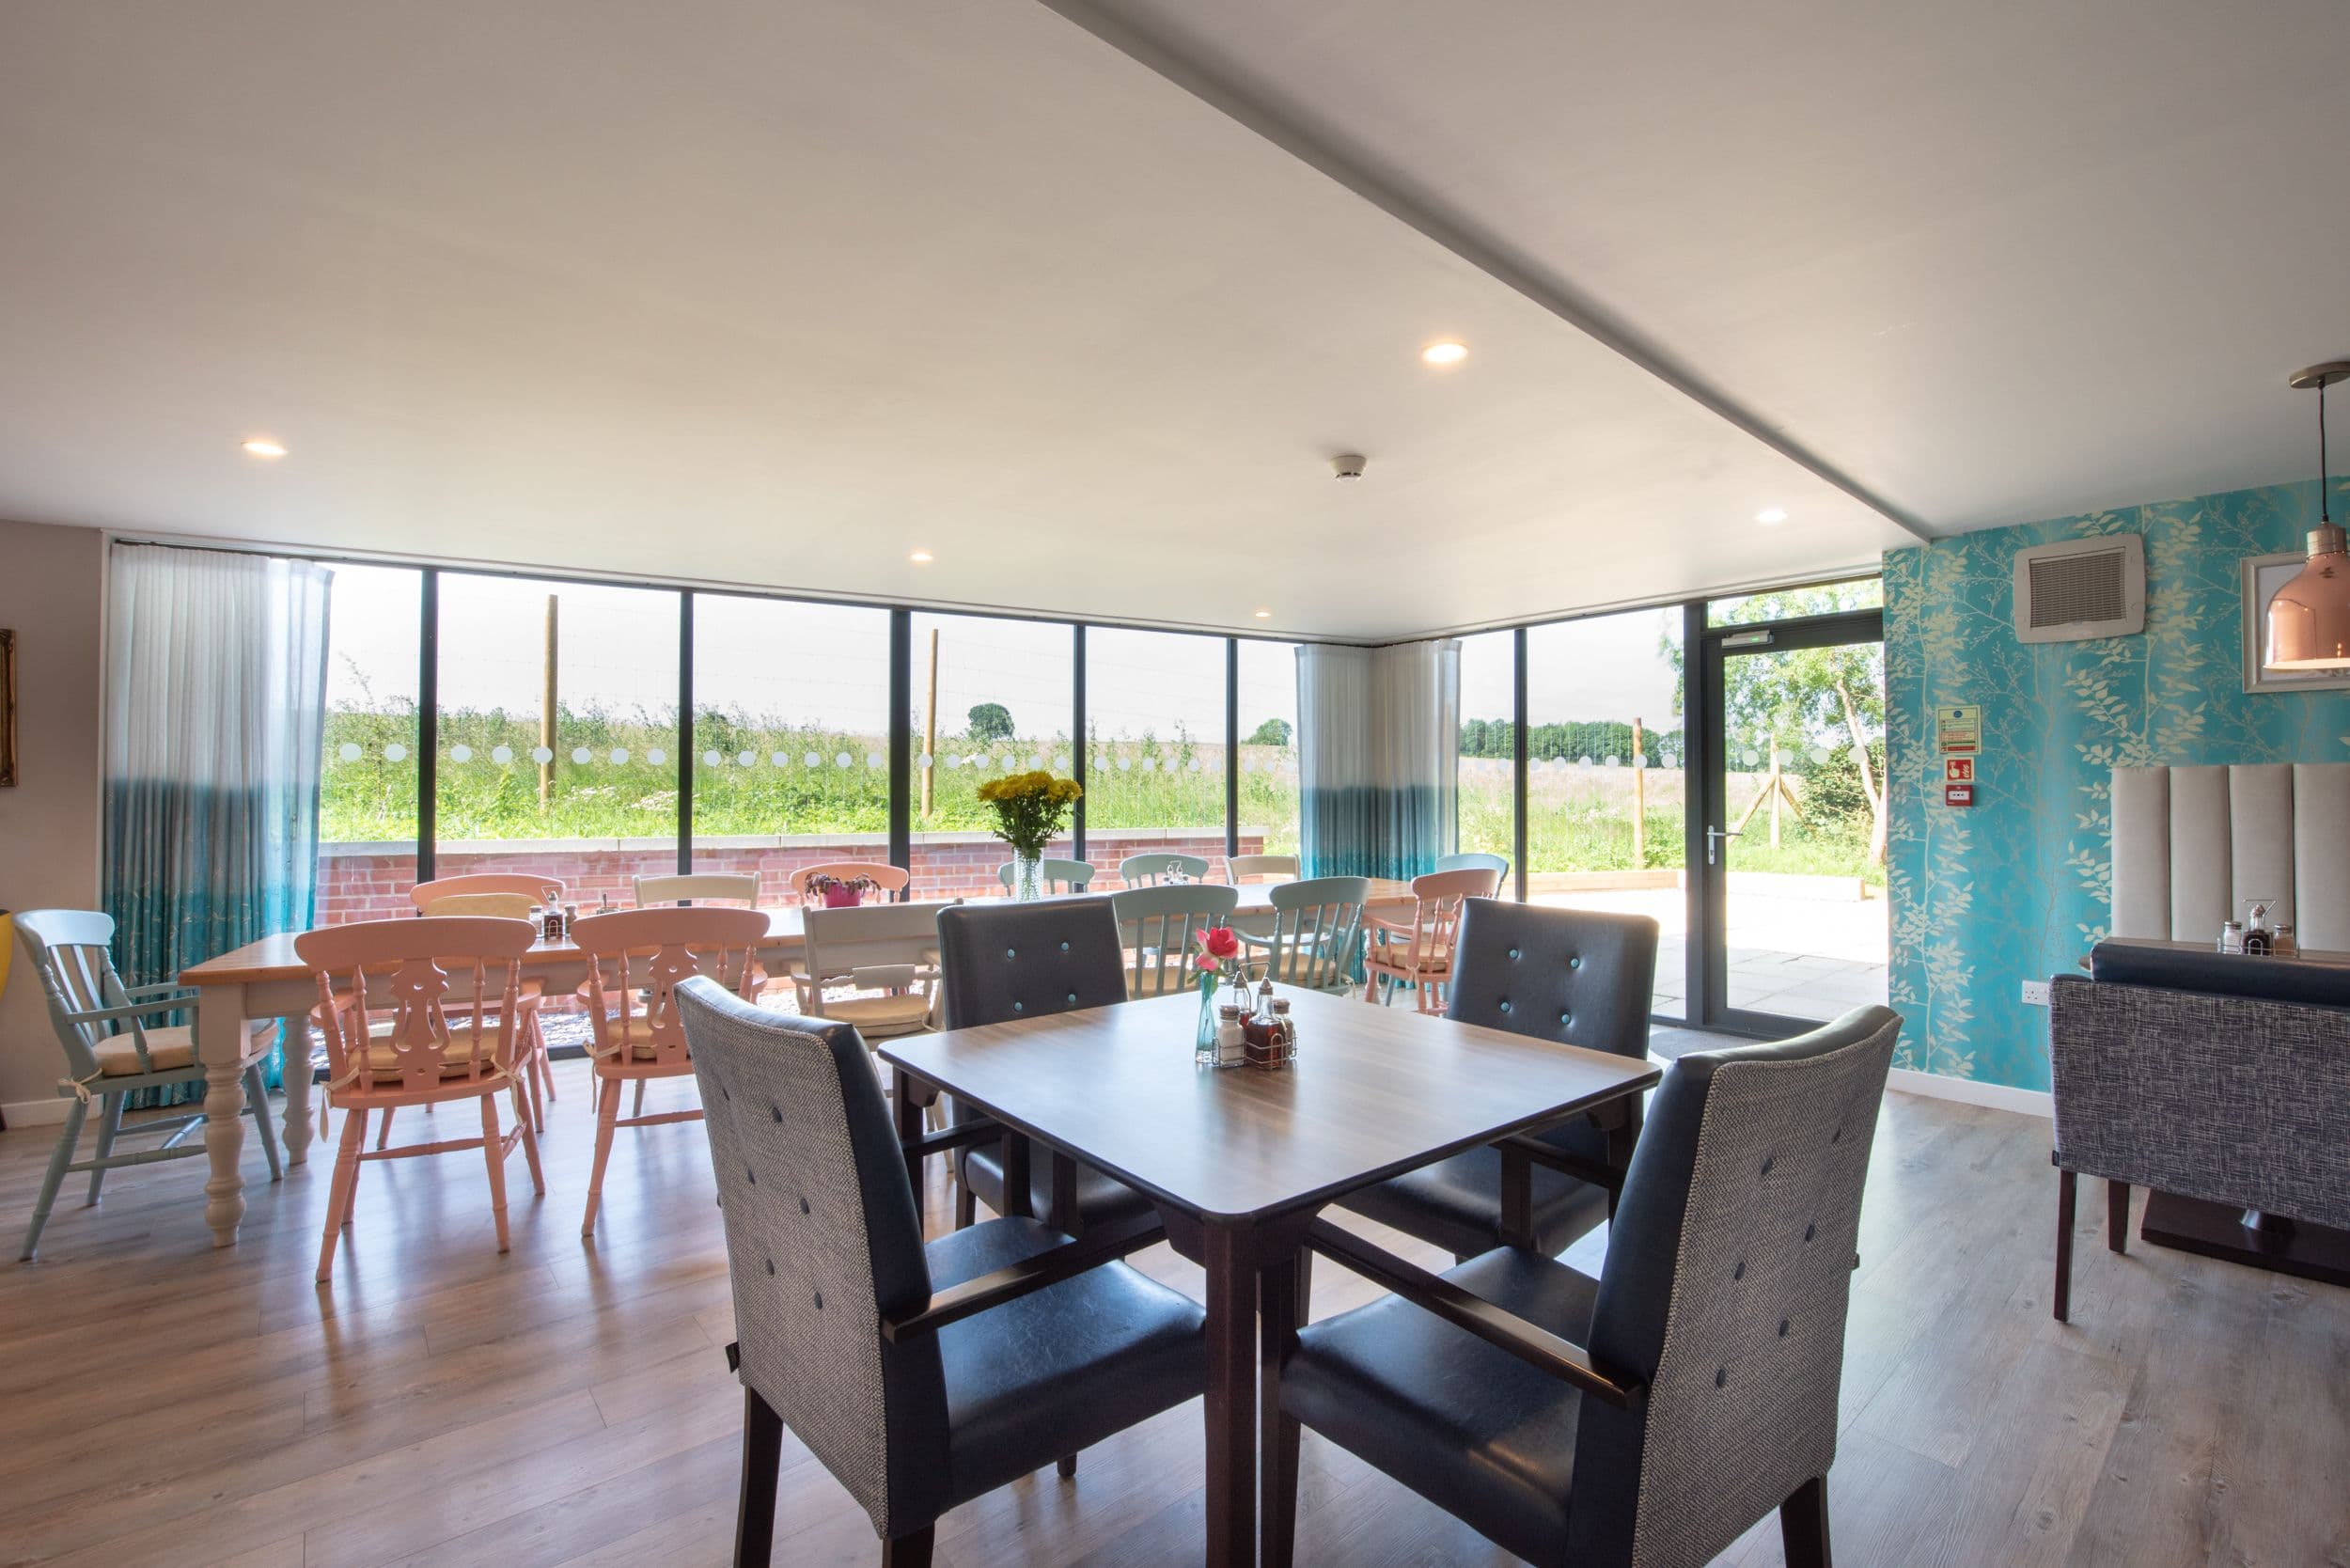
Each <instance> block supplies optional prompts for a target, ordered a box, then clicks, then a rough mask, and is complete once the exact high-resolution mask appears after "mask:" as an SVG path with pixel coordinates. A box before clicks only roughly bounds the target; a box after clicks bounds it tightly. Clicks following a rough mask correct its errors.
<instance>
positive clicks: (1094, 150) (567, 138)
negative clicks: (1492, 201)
mask: <svg viewBox="0 0 2350 1568" xmlns="http://www.w3.org/2000/svg"><path fill="white" fill-rule="evenodd" d="M1398 9H1399V10H1402V9H1405V8H1402V7H1399V8H1398ZM1498 107H1499V105H1496V108H1498ZM0 146H5V147H6V148H7V149H8V155H7V157H5V158H4V159H0V342H5V343H6V345H7V351H6V353H4V354H0V400H5V404H6V407H7V408H8V417H7V418H6V420H5V421H0V515H9V516H16V517H21V518H25V519H29V520H33V521H41V522H57V523H82V524H98V525H108V526H112V527H116V528H119V529H126V530H132V531H135V532H140V533H164V532H187V533H196V534H203V535H210V536H215V537H229V538H235V539H243V540H254V541H280V542H287V543H295V544H303V545H309V546H318V547H326V548H333V549H349V550H373V551H387V552H399V553H414V554H419V555H425V556H432V557H450V558H457V559H463V560H483V561H498V562H509V563H521V564H527V565H536V566H561V567H567V568H572V569H575V570H587V571H598V572H621V573H631V574H644V575H662V576H672V577H681V578H690V579H705V580H718V581H728V582H748V583H758V584H765V585H772V586H777V587H791V588H811V589H819V590H824V591H829V592H837V593H843V594H854V595H870V596H877V597H888V598H914V599H927V600H932V601H946V602H960V603H967V604H996V605H1006V606H1014V607H1025V608H1032V609H1039V610H1045V611H1060V612H1077V613H1083V614H1089V615H1094V616H1099V617H1103V618H1115V619H1138V620H1167V621H1177V622H1185V623H1196V624H1206V625H1217V626H1233V627H1240V628H1243V629H1246V630H1269V631H1276V632H1293V633H1302V634H1313V635H1342V636H1364V637H1384V636H1396V635H1406V634H1410V633H1415V632H1420V631H1426V630H1432V629H1437V628H1449V627H1454V626H1460V625H1465V624H1470V623H1477V622H1490V621H1495V620H1502V619H1512V618H1518V617H1525V616H1530V615H1538V614H1544V613H1552V612H1557V611H1560V610H1566V609H1572V608H1577V607H1585V606H1591V605H1597V604H1608V603H1616V602H1623V601H1629V600H1644V599H1654V598H1657V597H1661V596H1665V595H1670V594H1679V593H1684V592H1688V591H1693V590H1698V589H1702V588H1710V587H1719V586H1729V585H1736V584H1745V583H1752V582H1756V581H1761V580H1768V579H1784V578H1787V577H1790V576H1794V575H1798V574H1803V573H1808V572H1823V571H1829V570H1835V569H1841V568H1846V567H1851V566H1855V565H1865V564H1866V563H1868V562H1870V561H1872V559H1873V558H1874V557H1875V554H1876V553H1877V552H1878V551H1879V550H1880V549H1881V548H1883V547H1885V546H1887V545H1889V544H1894V543H1898V542H1902V541H1905V540H1906V539H1907V538H1908V536H1907V535H1906V534H1904V532H1903V531H1902V530H1901V529H1899V528H1898V527H1896V526H1895V525H1893V524H1892V523H1890V522H1889V521H1888V520H1887V519H1886V518H1884V517H1883V516H1881V515H1879V514H1877V513H1876V512H1875V511H1873V510H1870V509H1869V508H1868V507H1866V506H1864V505H1863V504H1861V503H1860V502H1858V501H1856V500H1855V499H1853V498H1852V497H1850V496H1848V495H1846V494H1843V493H1841V492H1840V491H1839V490H1837V489H1836V488H1834V487H1833V486H1831V485H1830V484H1828V483H1826V482H1825V481H1824V480H1822V479H1821V478H1818V477H1816V476H1814V475H1813V474H1811V473H1810V472H1808V471H1806V470H1805V469H1803V468H1802V467H1799V466H1798V465H1796V464H1795V463H1792V462H1790V461H1789V460H1788V459H1787V458H1786V457H1784V456H1782V455H1780V454H1779V453H1778V452H1777V451H1775V450H1773V449H1772V448H1771V447H1768V446H1767V445H1765V444H1763V442H1760V441H1758V440H1756V439H1754V438H1753V437H1752V436H1750V435H1748V434H1747V433H1744V432H1742V431H1740V430H1738V429H1736V428H1735V427H1733V426H1732V425H1731V424H1730V423H1727V422H1725V421H1724V420H1722V419H1721V418H1719V417H1717V416H1716V415H1714V414H1712V413H1710V412H1708V411H1707V410H1706V409H1704V408H1703V407H1701V406H1700V405H1699V404H1698V403H1696V402H1693V401H1692V400H1689V399H1688V398H1686V397H1684V395H1683V394H1682V393H1680V392H1678V391H1675V390H1673V389H1671V388H1670V387H1669V386H1667V385H1666V384H1662V383H1660V382H1659V381H1657V380H1655V379H1654V378H1653V377H1652V376H1650V375H1648V374H1646V373H1644V372H1642V371H1641V370H1640V369H1638V368H1636V367H1635V366H1634V365H1632V364H1631V363H1629V362H1628V361H1626V360H1625V359H1623V358H1622V357H1621V356H1620V355H1618V354H1617V353H1614V352H1612V351H1611V350H1609V349H1607V348H1606V347H1603V346H1601V345H1600V344H1599V343H1597V342H1595V341H1593V340H1592V339H1591V338H1590V337H1586V336H1585V335H1583V334H1581V333H1579V332H1577V331H1575V329H1574V328H1572V327H1570V326H1568V325H1566V324H1564V323H1562V322H1561V321H1559V319H1558V318H1557V317H1555V316H1554V315H1552V314H1551V313H1549V312H1548V311H1546V310H1544V309H1543V308H1542V306H1539V305H1538V304H1536V303H1534V302H1532V301H1530V300H1528V298H1526V297H1525V296H1524V295H1523V294H1521V293H1519V292H1517V291H1514V290H1511V289H1509V288H1506V287H1504V286H1503V285H1502V284H1500V283H1498V282H1496V280H1495V279H1494V278H1492V277H1490V276H1488V275H1486V274H1484V273H1482V272H1481V271H1479V270H1478V269H1477V268H1476V267H1474V266H1472V265H1470V264H1469V263H1468V262H1467V261H1465V260H1464V259H1462V258H1460V257H1459V256H1457V255H1454V254H1452V253H1451V252H1449V251H1448V250H1446V249H1445V248H1443V247H1442V246H1440V245H1438V244H1436V243H1433V242H1432V241H1431V240H1430V239H1428V238H1427V237H1426V236H1424V235H1423V234H1422V233H1420V232H1418V231H1417V230H1415V229H1414V228H1413V227H1409V226H1407V225H1406V224H1404V223H1402V222H1399V221H1398V220H1397V219H1396V218H1395V217H1393V216H1391V215H1389V214H1388V213H1387V212H1383V211H1381V210H1380V209H1379V208H1378V207H1377V206H1375V205H1373V204H1372V203H1371V202H1369V201H1366V200H1364V199H1363V198H1362V197H1361V196H1358V195H1356V194H1355V193H1353V192H1351V191H1349V190H1347V189H1346V188H1344V187H1342V186H1341V185H1340V184H1339V183H1336V182H1334V181H1333V180H1329V179H1327V178H1325V177H1324V175H1323V174H1321V173H1318V172H1316V171H1315V170H1313V169H1312V168H1310V167H1308V165H1306V164H1304V163H1302V162H1300V161H1298V160H1296V159H1294V158H1293V157H1291V156H1289V155H1288V154H1287V153H1285V152H1283V151H1282V150H1280V149H1277V147H1275V146H1273V145H1272V144H1270V143H1268V142H1267V141H1265V140H1264V139H1262V138H1261V137H1260V136H1259V135H1257V134H1255V133H1252V132H1251V131H1249V130H1247V129H1245V128H1244V127H1243V126H1242V125H1240V124H1238V123H1235V122H1234V121H1233V120H1231V119H1229V118H1226V117H1224V116H1223V115H1221V114H1219V113H1218V112H1216V111H1215V110H1214V109H1213V108H1211V107H1210V106H1208V105H1207V104H1206V103H1204V102H1201V101H1200V100H1199V99H1198V98H1196V97H1194V96H1192V95H1191V94H1190V93H1188V92H1186V91H1184V90H1183V89H1182V88H1180V87H1178V86H1175V85H1173V84H1172V83H1170V82H1169V81H1167V80H1166V79H1164V78H1162V77H1161V76H1159V75H1157V74H1155V73H1153V72H1152V71H1148V70H1146V69H1145V68H1144V67H1143V66H1141V65H1139V64H1137V63H1136V61H1135V60H1134V59H1131V58H1129V57H1127V56H1126V55H1122V54H1120V53H1119V52H1118V51H1117V50H1115V49H1112V48H1111V47H1109V46H1108V45H1106V44H1105V43H1104V42H1103V41H1102V40H1101V39H1097V38H1096V37H1094V36H1092V35H1091V34H1089V32H1087V31H1085V30H1083V29H1081V28H1080V27H1077V26H1074V25H1072V24H1071V23H1070V22H1069V21H1068V20H1066V19H1065V18H1063V17H1061V16H1059V15H1057V14H1056V13H1055V12H1054V11H1052V10H1050V9H1048V8H1044V7H1042V6H1040V5H1036V4H1033V3H1031V0H962V3H944V0H942V3H935V4H914V3H896V4H891V5H886V6H874V5H870V4H863V3H858V0H794V3H793V4H791V5H776V4H774V3H772V0H739V3H716V0H700V3H697V4H692V5H682V6H664V7H653V6H634V7H628V6H618V7H615V6H602V7H583V6H579V5H576V4H573V3H571V0H506V3H502V4H499V5H495V6H481V5H478V4H476V3H473V0H464V3H450V0H444V3H438V4H434V3H417V4H401V5H398V6H375V7H330V6H316V5H307V4H302V3H299V0H287V3H263V0H207V3H206V4H204V5H201V6H191V5H187V4H184V3H172V0H149V3H97V0H93V3H88V4H78V5H71V6H12V7H8V8H5V9H0ZM1435 337H1460V338H1462V339H1464V340H1465V341H1466V342H1468V343H1469V344H1470V345H1471V347H1472V350H1473V353H1472V357H1471V358H1470V360H1469V362H1468V363H1467V364H1466V365H1465V366H1462V367H1460V368H1457V369H1454V370H1452V371H1449V372H1438V371H1434V370H1431V369H1429V368H1426V367H1425V366H1423V365H1421V364H1420V363H1419V361H1418V349H1419V348H1420V346H1421V345H1422V344H1423V343H1425V342H1427V341H1429V340H1431V339H1433V338H1435ZM256 433H267V434H269V435H272V436H274V437H277V438H279V439H281V440H283V441H284V442H285V444H286V445H287V446H288V447H290V448H291V451H292V455H291V456H290V457H288V458H287V459H285V460H284V461H283V462H281V463H274V464H271V463H261V462H259V461H258V460H255V459H252V458H248V457H246V456H244V455H243V454H242V453H241V452H240V451H239V450H238V449H237V444H238V442H239V441H240V440H241V439H242V438H243V437H245V436H247V435H250V434H256ZM1346 450H1360V451H1362V452H1365V453H1368V454H1369V455H1370V458H1371V467H1370V474H1369V477H1368V478H1366V479H1364V480H1363V481H1362V482H1360V483H1358V484H1353V485H1341V484H1340V483H1338V482H1336V481H1334V480H1333V478H1331V477H1330V472H1329V467H1328V459H1329V457H1330V456H1331V455H1332V454H1333V453H1336V452H1340V451H1346ZM1765 506H1780V507H1784V508H1786V509H1787V510H1789V511H1791V512H1792V513H1793V514H1794V515H1793V519H1792V521H1790V522H1789V523H1787V524H1785V525H1782V526H1779V527H1777V528H1763V527H1758V526H1756V525H1755V524H1754V523H1753V521H1752V519H1753V516H1754V514H1755V512H1756V511H1757V510H1758V509H1760V508H1763V507H1765ZM916 546H923V547H928V548H930V549H932V550H934V551H935V552H936V553H937V557H938V559H937V563H936V564H935V565H933V566H931V567H929V568H927V569H924V568H917V567H915V566H912V565H910V564H909V563H908V561H907V559H906V555H907V552H908V550H909V549H911V548H913V547H916ZM1261 605H1262V606H1267V607H1270V608H1271V609H1272V610H1273V611H1274V612H1275V614H1274V617H1273V619H1270V620H1269V621H1260V620H1258V619H1255V618H1254V616H1253V612H1254V611H1255V610H1256V609H1257V608H1258V607H1259V606H1261Z"/></svg>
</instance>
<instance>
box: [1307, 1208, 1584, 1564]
mask: <svg viewBox="0 0 2350 1568" xmlns="http://www.w3.org/2000/svg"><path fill="white" fill-rule="evenodd" d="M1324 1266H1325V1267H1327V1266H1332V1265H1327V1264H1325V1265H1324ZM1445 1278H1447V1279H1449V1280H1451V1281H1452V1282H1453V1283H1454V1284H1457V1285H1459V1286H1461V1287H1463V1288H1464V1289H1465V1290H1467V1291H1469V1292H1470V1293H1471V1294H1475V1295H1479V1296H1481V1297H1483V1298H1484V1299H1485V1300H1487V1301H1490V1302H1492V1303H1494V1304H1495V1305H1496V1306H1497V1307H1500V1308H1502V1309H1505V1310H1507V1311H1509V1312H1511V1313H1512V1314H1513V1315H1515V1316H1517V1317H1521V1318H1524V1319H1525V1320H1527V1321H1528V1323H1532V1324H1535V1325H1539V1326H1541V1327H1543V1328H1546V1329H1548V1330H1549V1331H1550V1332H1552V1333H1554V1334H1558V1335H1559V1336H1561V1337H1563V1338H1565V1339H1568V1340H1572V1341H1575V1343H1577V1344H1582V1343H1585V1342H1586V1341H1588V1340H1589V1338H1590V1325H1591V1308H1592V1303H1593V1302H1594V1301H1595V1299H1596V1298H1597V1296H1598V1294H1599V1283H1598V1281H1597V1280H1594V1279H1592V1278H1590V1276H1588V1275H1585V1274H1581V1273H1578V1272H1577V1271H1576V1270H1574V1269H1571V1268H1568V1267H1566V1266H1565V1265H1563V1264H1560V1263H1554V1262H1551V1261H1550V1260H1548V1259H1547V1258H1543V1257H1541V1256H1539V1255H1537V1254H1535V1253H1531V1252H1525V1251H1519V1250H1516V1249H1514V1248H1503V1249H1497V1250H1496V1251H1493V1252H1488V1253H1486V1254H1485V1255H1484V1256H1482V1257H1479V1258H1473V1259H1471V1260H1470V1261H1469V1262H1465V1263H1464V1264H1462V1265H1461V1266H1460V1267H1458V1268H1455V1269H1451V1270H1449V1271H1448V1272H1447V1273H1446V1275H1445ZM1281 1408H1282V1410H1283V1411H1284V1412H1286V1413H1287V1414H1289V1415H1291V1416H1293V1417H1295V1418H1297V1419H1299V1420H1301V1421H1303V1422H1305V1423H1306V1424H1307V1425H1308V1426H1310V1427H1312V1428H1313V1429H1314V1430H1315V1431H1316V1432H1319V1433H1321V1434H1322V1435H1324V1436H1325V1437H1327V1438H1329V1439H1330V1440H1331V1441H1332V1442H1334V1443H1336V1444H1338V1445H1339V1446H1340V1448H1342V1449H1345V1450H1348V1451H1349V1452H1351V1453H1355V1454H1358V1455H1360V1456H1361V1457H1362V1458H1364V1459H1366V1460H1368V1461H1370V1462H1371V1464H1372V1465H1374V1466H1378V1467H1379V1468H1380V1469H1382V1470H1385V1471H1386V1472H1387V1474H1389V1475H1391V1476H1394V1477H1395V1478H1396V1479H1397V1480H1399V1481H1402V1482H1403V1483H1404V1484H1405V1485H1407V1486H1409V1487H1411V1488H1412V1490H1414V1491H1415V1492H1418V1494H1420V1496H1422V1497H1426V1498H1428V1499H1429V1500H1430V1501H1431V1502H1434V1503H1436V1504H1437V1505H1439V1506H1440V1507H1442V1508H1445V1509H1447V1510H1449V1511H1450V1512H1451V1513H1454V1514H1456V1515H1458V1516H1459V1517H1460V1518H1461V1519H1463V1520H1465V1522H1466V1523H1468V1524H1469V1525H1470V1526H1471V1527H1473V1528H1474V1529H1477V1530H1478V1531H1480V1532H1481V1533H1482V1534H1484V1535H1486V1536H1489V1537H1491V1538H1492V1539H1493V1540H1494V1541H1496V1542H1497V1543H1499V1544H1501V1545H1503V1546H1505V1547H1507V1548H1508V1549H1509V1550H1511V1551H1512V1552H1515V1553H1517V1554H1518V1555H1519V1556H1520V1557H1524V1558H1528V1559H1529V1560H1533V1561H1536V1562H1551V1561H1557V1560H1559V1555H1560V1553H1561V1552H1562V1550H1563V1549H1564V1546H1565V1543H1566V1531H1567V1508H1568V1502H1569V1486H1570V1483H1571V1482H1573V1480H1574V1476H1575V1422H1576V1419H1577V1417H1578V1415H1579V1413H1580V1408H1581V1396H1580V1395H1579V1394H1578V1393H1577V1392H1576V1390H1575V1387H1574V1385H1572V1384H1569V1383H1563V1382H1560V1381H1559V1380H1558V1379H1556V1378H1553V1377H1550V1376H1548V1375H1546V1374H1545V1373H1543V1372H1537V1371H1536V1370H1535V1369H1534V1368H1532V1367H1530V1366H1528V1365H1527V1364H1526V1363H1525V1362H1523V1361H1521V1360H1519V1359H1518V1358H1517V1357H1516V1356H1512V1355H1511V1354H1510V1353H1509V1352H1508V1351H1506V1350H1502V1349H1499V1348H1498V1347H1496V1346H1494V1345H1490V1344H1487V1343H1486V1342H1485V1341H1482V1340H1480V1339H1478V1338H1477V1337H1476V1336H1474V1335H1472V1334H1469V1333H1467V1332H1465V1330H1462V1329H1459V1328H1455V1327H1453V1326H1452V1325H1450V1324H1449V1323H1446V1322H1445V1321H1444V1320H1442V1319H1441V1318H1438V1317H1435V1316H1434V1315H1433V1314H1431V1313H1429V1312H1426V1311H1423V1310H1422V1309H1419V1308H1418V1307H1415V1306H1413V1305H1412V1304H1411V1303H1410V1302H1407V1301H1404V1300H1403V1299H1402V1298H1401V1297H1398V1296H1392V1295H1390V1296H1384V1297H1382V1298H1381V1299H1380V1300H1378V1301H1376V1302H1373V1303H1372V1304H1371V1305H1370V1306H1368V1307H1360V1308H1357V1309H1355V1310H1354V1311H1351V1312H1347V1313H1344V1314H1342V1315H1340V1316H1339V1317H1335V1318H1332V1319H1329V1320H1328V1321H1326V1322H1324V1323H1317V1324H1314V1325H1311V1326H1309V1327H1308V1328H1305V1329H1303V1330H1301V1331H1300V1332H1299V1334H1298V1337H1297V1349H1296V1352H1295V1353H1294V1354H1293V1356H1291V1357H1290V1360H1289V1364H1288V1365H1287V1367H1286V1368H1285V1369H1284V1370H1283V1372H1282V1374H1281Z"/></svg>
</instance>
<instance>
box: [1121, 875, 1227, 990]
mask: <svg viewBox="0 0 2350 1568" xmlns="http://www.w3.org/2000/svg"><path fill="white" fill-rule="evenodd" d="M1239 904H1240V889H1239V888H1237V887H1226V886H1219V885H1217V884H1215V883H1212V882H1198V883H1191V884H1188V885H1179V886H1170V887H1129V888H1127V889H1126V890H1125V891H1124V892H1122V893H1112V894H1111V895H1110V915H1111V917H1113V918H1114V919H1116V920H1117V921H1118V940H1119V945H1120V947H1122V948H1124V949H1126V995H1127V996H1130V997H1137V998H1138V997H1143V996H1167V994H1168V993H1170V992H1175V991H1182V990H1184V989H1185V988H1187V987H1188V986H1189V985H1190V984H1191V983H1192V980H1193V979H1194V977H1193V974H1192V970H1191V952H1192V948H1193V946H1194V939H1195V938H1196V937H1197V936H1198V934H1199V933H1200V932H1203V931H1209V930H1213V929H1214V928H1215V927H1217V926H1226V925H1230V924H1231V922H1232V911H1233V910H1234V909H1235V908H1237V907H1238V906H1239Z"/></svg>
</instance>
